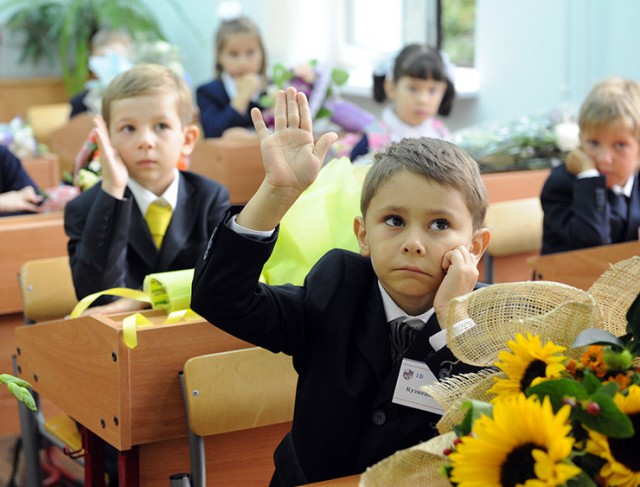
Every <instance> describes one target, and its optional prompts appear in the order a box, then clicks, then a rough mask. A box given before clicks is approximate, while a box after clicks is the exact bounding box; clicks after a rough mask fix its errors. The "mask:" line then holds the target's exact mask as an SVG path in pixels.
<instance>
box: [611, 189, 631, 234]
mask: <svg viewBox="0 0 640 487" xmlns="http://www.w3.org/2000/svg"><path fill="white" fill-rule="evenodd" d="M609 205H610V206H611V218H610V225H611V242H612V243H616V242H622V241H624V238H625V234H626V231H627V220H628V217H627V212H628V205H627V197H626V196H625V195H623V194H616V193H614V192H613V191H611V190H609Z"/></svg>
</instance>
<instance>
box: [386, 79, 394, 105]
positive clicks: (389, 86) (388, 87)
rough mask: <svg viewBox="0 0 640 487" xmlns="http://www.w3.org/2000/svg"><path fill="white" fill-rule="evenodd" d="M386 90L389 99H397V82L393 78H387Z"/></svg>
mask: <svg viewBox="0 0 640 487" xmlns="http://www.w3.org/2000/svg"><path fill="white" fill-rule="evenodd" d="M384 92H385V94H386V95H387V98H389V100H392V101H393V100H395V99H396V83H395V82H394V81H393V80H392V79H389V78H387V79H385V80H384Z"/></svg>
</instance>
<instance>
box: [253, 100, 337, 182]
mask: <svg viewBox="0 0 640 487" xmlns="http://www.w3.org/2000/svg"><path fill="white" fill-rule="evenodd" d="M251 117H252V119H253V124H254V127H255V129H256V132H257V133H258V136H259V137H260V146H261V150H262V156H263V157H262V159H263V161H264V168H265V173H266V175H265V181H266V182H267V183H268V184H270V185H271V186H273V187H274V188H278V189H285V188H286V189H290V190H294V191H297V192H302V191H304V190H305V189H306V188H307V187H308V186H309V185H310V184H311V183H312V182H313V181H314V180H315V178H316V176H317V175H318V172H319V171H320V168H321V167H322V164H323V162H324V158H325V156H326V154H327V151H328V150H329V148H330V147H331V144H332V143H333V142H334V141H335V139H336V134H334V133H327V134H324V135H323V136H322V137H320V139H319V140H318V142H314V138H313V130H312V123H311V111H310V110H309V104H308V102H307V98H306V96H305V95H304V94H303V93H297V92H296V90H295V89H294V88H288V89H287V91H286V92H284V91H281V92H279V93H278V94H277V95H276V100H275V109H274V120H275V124H274V131H273V133H270V132H269V129H268V128H267V126H266V124H265V123H264V120H263V118H262V114H261V113H260V110H258V109H257V108H254V109H253V110H252V111H251Z"/></svg>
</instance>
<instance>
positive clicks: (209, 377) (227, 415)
mask: <svg viewBox="0 0 640 487" xmlns="http://www.w3.org/2000/svg"><path fill="white" fill-rule="evenodd" d="M183 373H184V384H185V404H186V407H187V413H188V418H189V427H190V429H191V431H192V432H193V433H195V434H196V435H198V436H209V435H215V434H220V433H226V432H231V431H238V430H243V429H249V428H257V427H260V426H267V425H271V424H278V423H285V422H287V421H291V419H292V418H293V403H294V396H295V389H296V381H297V373H296V372H295V370H294V368H293V365H292V364H291V357H289V356H287V355H284V354H274V353H272V352H270V351H268V350H265V349H263V348H247V349H242V350H234V351H231V352H221V353H214V354H209V355H202V356H199V357H193V358H191V359H189V360H187V362H186V363H185V365H184V371H183Z"/></svg>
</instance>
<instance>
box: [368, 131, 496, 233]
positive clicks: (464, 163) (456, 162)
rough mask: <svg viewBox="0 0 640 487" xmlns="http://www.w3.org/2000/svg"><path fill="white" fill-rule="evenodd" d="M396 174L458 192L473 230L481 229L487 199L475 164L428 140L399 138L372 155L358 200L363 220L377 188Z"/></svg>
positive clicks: (450, 147) (447, 144) (455, 149)
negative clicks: (414, 176)
mask: <svg viewBox="0 0 640 487" xmlns="http://www.w3.org/2000/svg"><path fill="white" fill-rule="evenodd" d="M399 171H410V172H412V173H415V174H418V175H421V176H425V177H427V178H429V179H431V180H432V181H435V182H436V183H438V184H442V185H445V186H449V187H450V188H451V189H453V190H456V191H458V192H460V194H462V196H463V198H464V202H465V205H466V206H467V209H468V210H469V213H470V214H471V218H472V221H473V230H474V231H475V230H479V229H480V228H482V226H483V224H484V217H485V214H486V212H487V207H488V206H489V202H488V201H489V200H488V197H487V190H486V188H485V186H484V182H483V181H482V177H481V175H480V169H479V168H478V163H477V162H476V161H474V160H473V159H472V158H471V156H470V155H469V154H467V153H466V152H465V151H464V150H463V149H461V148H460V147H458V146H457V145H454V144H452V143H450V142H447V141H445V140H441V139H432V138H429V137H419V138H406V139H402V140H401V141H399V142H395V143H393V144H391V145H390V146H389V147H388V148H387V149H386V150H384V151H382V152H378V153H376V154H375V155H374V158H373V165H372V166H371V169H369V172H368V173H367V176H366V177H365V180H364V184H363V186H362V194H361V197H360V211H361V212H362V216H363V218H364V217H366V213H367V209H368V208H369V204H370V203H371V199H372V198H373V197H374V196H375V194H376V193H377V192H378V189H380V187H381V186H382V185H383V184H384V183H385V181H387V180H388V179H389V178H390V177H391V176H392V175H394V174H395V173H397V172H399ZM415 197H416V198H419V197H420V195H415Z"/></svg>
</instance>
